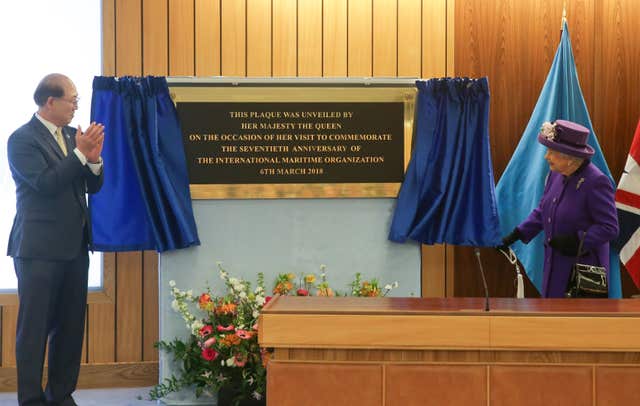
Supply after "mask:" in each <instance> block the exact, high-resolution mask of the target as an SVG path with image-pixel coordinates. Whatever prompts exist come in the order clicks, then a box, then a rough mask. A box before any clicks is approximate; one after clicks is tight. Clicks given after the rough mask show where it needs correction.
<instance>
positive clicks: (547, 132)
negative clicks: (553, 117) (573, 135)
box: [540, 121, 556, 141]
mask: <svg viewBox="0 0 640 406" xmlns="http://www.w3.org/2000/svg"><path fill="white" fill-rule="evenodd" d="M540 133H542V135H543V136H544V137H545V138H546V139H548V140H549V141H553V140H555V139H556V125H555V124H552V123H550V122H549V121H545V122H544V123H542V127H541V128H540Z"/></svg>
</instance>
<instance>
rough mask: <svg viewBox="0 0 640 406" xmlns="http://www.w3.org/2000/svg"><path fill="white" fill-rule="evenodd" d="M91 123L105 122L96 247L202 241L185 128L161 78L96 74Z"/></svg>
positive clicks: (167, 246) (95, 208)
mask: <svg viewBox="0 0 640 406" xmlns="http://www.w3.org/2000/svg"><path fill="white" fill-rule="evenodd" d="M91 121H96V122H100V123H102V124H104V126H105V141H104V148H103V151H102V159H103V160H104V168H105V169H104V173H105V176H104V185H103V187H102V189H101V190H100V192H99V193H96V194H94V195H91V196H90V200H89V208H90V210H91V220H92V226H93V243H94V249H95V250H98V251H132V250H149V249H154V250H156V251H158V252H163V251H167V250H173V249H178V248H185V247H189V246H192V245H199V244H200V241H199V239H198V232H197V230H196V224H195V219H194V217H193V210H192V207H191V196H190V194H189V178H188V174H187V166H186V161H185V155H184V147H183V144H182V132H181V130H180V124H179V122H178V116H177V114H176V110H175V106H174V104H173V102H172V100H171V98H170V96H169V89H168V87H167V81H166V79H165V78H163V77H145V78H134V77H123V78H119V79H116V78H113V77H96V78H94V80H93V97H92V100H91Z"/></svg>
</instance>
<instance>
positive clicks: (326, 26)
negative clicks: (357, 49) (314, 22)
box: [322, 0, 348, 77]
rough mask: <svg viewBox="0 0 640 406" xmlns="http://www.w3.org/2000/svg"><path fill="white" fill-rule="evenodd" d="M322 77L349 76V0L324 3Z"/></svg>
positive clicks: (334, 0)
mask: <svg viewBox="0 0 640 406" xmlns="http://www.w3.org/2000/svg"><path fill="white" fill-rule="evenodd" d="M323 7H324V9H323V13H322V75H323V76H328V77H344V76H347V59H348V57H347V55H348V51H347V0H333V1H329V0H327V1H324V3H323Z"/></svg>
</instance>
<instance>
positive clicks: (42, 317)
mask: <svg viewBox="0 0 640 406" xmlns="http://www.w3.org/2000/svg"><path fill="white" fill-rule="evenodd" d="M34 100H35V102H36V104H37V105H38V111H37V113H35V114H34V116H33V117H32V118H31V121H29V122H28V123H27V124H25V125H23V126H22V127H20V128H18V129H17V130H16V131H15V132H14V133H13V134H12V135H11V137H10V138H9V141H8V144H7V151H8V158H9V166H10V169H11V174H12V176H13V179H14V181H15V184H16V217H15V219H14V222H13V228H12V229H11V235H10V237H9V247H8V250H7V255H10V256H12V257H13V261H14V266H15V271H16V275H17V277H18V297H19V299H20V308H19V313H18V326H17V332H16V362H17V370H18V401H19V403H20V405H25V406H26V405H39V406H44V405H60V406H70V405H75V404H76V403H75V402H74V400H73V398H72V396H71V394H72V393H73V391H74V390H75V387H76V382H77V380H78V373H79V370H80V360H81V352H82V341H83V335H84V321H85V310H86V303H87V283H88V281H87V279H88V269H89V256H88V247H89V246H90V244H91V229H90V224H91V222H90V219H89V212H88V210H87V201H86V193H95V192H97V191H98V190H99V189H100V187H101V186H102V181H103V172H102V169H103V168H102V158H101V157H100V154H101V152H102V144H103V140H104V128H103V126H102V125H101V124H96V123H91V125H90V126H89V128H87V130H86V131H85V132H82V130H81V128H80V127H78V128H77V129H75V128H73V127H69V126H68V124H69V123H70V122H71V120H72V118H73V115H74V113H75V111H76V110H77V108H78V93H77V91H76V87H75V86H74V84H73V82H72V81H71V80H70V79H69V78H67V77H66V76H64V75H61V74H57V73H56V74H50V75H47V76H45V77H44V78H43V79H42V81H41V82H40V83H39V84H38V87H37V88H36V91H35V93H34ZM47 339H48V342H49V359H48V361H49V366H48V368H49V374H48V381H47V385H46V388H45V390H44V391H43V389H42V385H41V382H42V370H43V364H44V354H45V347H46V344H47Z"/></svg>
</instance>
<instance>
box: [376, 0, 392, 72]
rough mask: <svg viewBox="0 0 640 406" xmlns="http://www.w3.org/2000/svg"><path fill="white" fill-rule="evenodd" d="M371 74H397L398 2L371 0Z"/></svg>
mask: <svg viewBox="0 0 640 406" xmlns="http://www.w3.org/2000/svg"><path fill="white" fill-rule="evenodd" d="M372 41H373V43H372V47H373V76H380V77H396V76H398V3H397V1H389V0H373V40H372Z"/></svg>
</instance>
